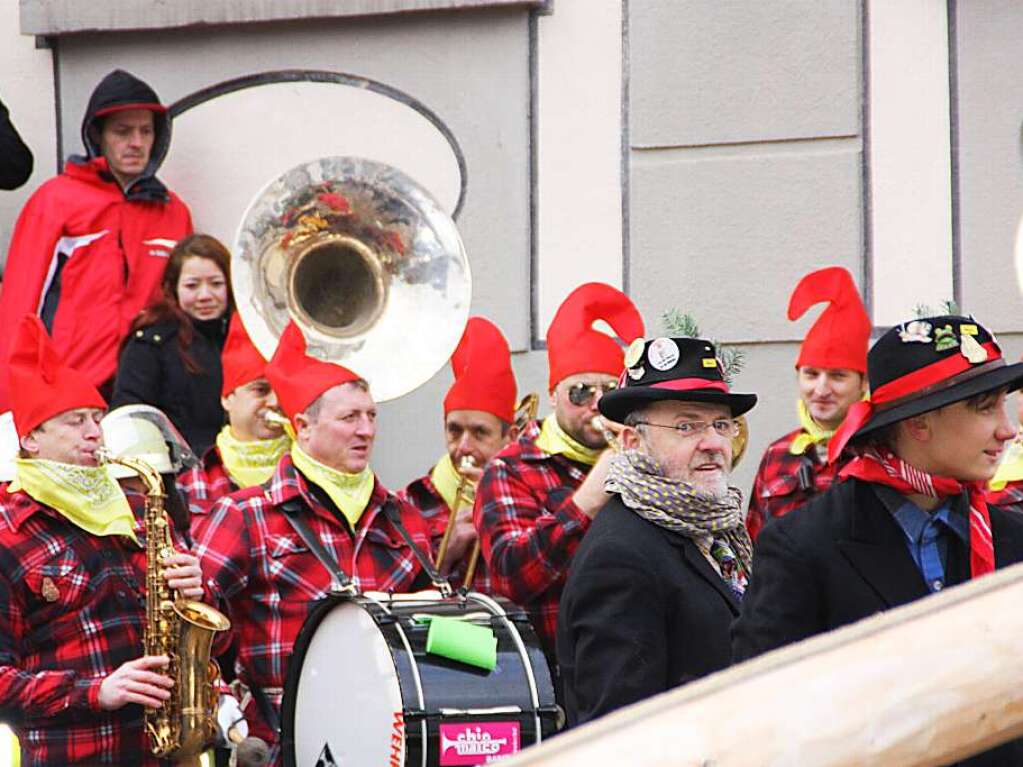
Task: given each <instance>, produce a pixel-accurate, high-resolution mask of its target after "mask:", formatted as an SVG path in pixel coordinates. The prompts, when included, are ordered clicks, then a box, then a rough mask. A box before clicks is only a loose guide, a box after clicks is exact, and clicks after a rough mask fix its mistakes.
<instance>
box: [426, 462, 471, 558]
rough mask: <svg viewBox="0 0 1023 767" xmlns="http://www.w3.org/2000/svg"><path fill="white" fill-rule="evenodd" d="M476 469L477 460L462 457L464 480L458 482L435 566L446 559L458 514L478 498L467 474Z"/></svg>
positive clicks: (460, 467)
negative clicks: (469, 470) (463, 507)
mask: <svg viewBox="0 0 1023 767" xmlns="http://www.w3.org/2000/svg"><path fill="white" fill-rule="evenodd" d="M474 468H476V459H475V458H473V457H472V456H471V455H464V456H462V460H461V461H460V462H459V465H458V473H459V474H461V475H462V478H461V479H460V480H459V482H458V489H457V490H456V491H455V500H454V503H453V504H452V508H451V513H450V514H449V515H448V524H447V526H446V527H445V528H444V535H443V536H442V537H441V539H440V545H439V546H438V547H437V561H436V562H434V564H435V565H436V566H437V567H440V566H441V564H442V563H443V562H444V557H445V556H446V555H447V553H448V546H449V545H450V544H451V533H452V532H453V531H454V529H455V521H456V520H457V518H458V512H459V511H460V510H461V508H462V506H464V505H466V504H471V503H472V502H473V500H474V499H475V496H476V488H475V486H474V485H473V484H472V482H470V480H469V475H468V474H466V471H467V470H468V469H474Z"/></svg>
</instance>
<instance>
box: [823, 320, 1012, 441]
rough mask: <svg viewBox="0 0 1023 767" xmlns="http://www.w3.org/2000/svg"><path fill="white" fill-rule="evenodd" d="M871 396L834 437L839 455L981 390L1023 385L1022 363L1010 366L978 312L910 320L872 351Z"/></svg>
mask: <svg viewBox="0 0 1023 767" xmlns="http://www.w3.org/2000/svg"><path fill="white" fill-rule="evenodd" d="M867 377H868V379H869V382H870V400H869V401H864V402H857V403H856V404H854V405H853V406H852V407H851V408H850V409H849V413H848V414H847V415H846V418H845V421H844V422H843V423H842V426H841V427H839V429H838V432H837V433H836V434H835V436H834V437H833V438H832V440H831V444H830V446H829V452H830V453H831V454H832V455H833V456H835V457H837V455H838V453H839V452H841V449H842V447H844V446H845V445H846V444H847V443H848V442H851V441H854V440H859V439H860V438H862V437H865V436H867V435H869V434H871V433H872V432H875V431H877V430H878V429H881V428H883V427H885V426H888V425H889V424H893V423H896V422H897V421H902V420H905V419H906V418H911V417H913V416H915V415H920V414H922V413H927V412H930V411H931V410H937V409H938V408H940V407H944V406H945V405H951V404H952V403H954V402H959V401H961V400H965V399H969V398H970V397H973V396H976V395H978V394H984V393H986V392H989V391H994V390H996V389H1001V388H1003V387H1005V388H1008V390H1009V391H1013V390H1015V389H1018V388H1020V386H1021V385H1023V364H1015V365H1008V364H1006V362H1005V358H1004V357H1002V350H1001V349H1000V348H999V346H998V342H997V341H996V340H995V337H994V336H993V335H991V333H990V332H989V331H988V330H987V328H985V327H984V326H983V325H981V324H980V323H979V322H977V321H976V320H975V319H974V318H973V317H961V316H958V315H943V316H940V317H926V318H923V319H919V320H909V321H907V322H904V323H902V324H901V325H896V326H895V327H893V328H892V329H891V330H889V331H888V332H887V333H885V334H884V335H883V336H881V337H880V338H879V339H878V340H877V342H876V343H875V344H874V346H873V347H872V348H871V350H870V352H869V353H868V354H867Z"/></svg>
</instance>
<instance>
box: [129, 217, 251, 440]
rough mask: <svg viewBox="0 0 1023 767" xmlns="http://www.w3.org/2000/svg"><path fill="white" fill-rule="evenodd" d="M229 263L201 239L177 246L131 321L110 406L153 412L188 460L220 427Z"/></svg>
mask: <svg viewBox="0 0 1023 767" xmlns="http://www.w3.org/2000/svg"><path fill="white" fill-rule="evenodd" d="M230 258H231V257H230V254H229V253H228V251H227V248H225V247H224V246H223V245H222V244H221V243H220V241H219V240H217V239H216V238H214V237H210V236H209V235H205V234H195V235H192V236H190V237H187V238H185V239H183V240H181V241H180V242H178V244H177V245H176V246H175V247H174V250H173V251H171V254H170V258H169V259H168V261H167V267H166V269H165V271H164V273H163V280H162V281H161V288H162V291H163V296H162V298H161V299H160V300H159V301H158V302H157V303H156V304H154V305H153V306H151V307H149V308H148V309H145V310H144V311H142V312H141V313H140V314H139V316H138V317H137V318H136V319H135V321H134V322H133V323H132V327H131V331H130V332H129V333H128V337H127V339H126V340H125V342H124V345H123V347H122V349H121V358H120V362H119V364H118V367H117V380H116V381H115V383H114V394H113V397H112V398H111V402H110V406H111V407H112V408H114V407H119V406H120V405H126V404H130V403H135V402H142V403H145V404H148V405H153V406H154V407H157V408H159V409H160V410H162V411H163V412H164V413H166V414H167V416H168V417H169V418H170V419H171V421H172V422H173V423H174V425H175V426H176V427H177V428H178V430H179V431H180V432H181V434H182V435H183V436H184V437H185V439H186V440H188V444H189V445H190V446H191V447H192V450H193V451H195V453H196V455H202V453H203V452H204V451H205V450H206V449H207V448H208V447H209V446H210V445H212V444H213V442H214V440H215V439H216V436H217V432H218V431H220V427H221V426H223V424H224V410H223V408H222V407H221V405H220V387H221V379H222V373H221V367H220V352H221V349H222V348H223V346H224V338H225V336H226V335H227V323H228V320H229V319H230V316H231V311H232V308H233V306H232V302H231V286H230Z"/></svg>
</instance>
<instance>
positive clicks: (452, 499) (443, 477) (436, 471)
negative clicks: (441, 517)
mask: <svg viewBox="0 0 1023 767" xmlns="http://www.w3.org/2000/svg"><path fill="white" fill-rule="evenodd" d="M430 481H431V482H433V486H434V487H435V488H436V489H437V492H438V493H440V497H441V498H443V499H444V503H446V504H447V506H448V509H453V508H455V503H456V498H457V496H458V486H459V485H460V484H461V483H462V475H461V474H459V473H458V470H457V469H456V468H455V462H454V461H452V460H451V456H450V455H448V454H447V453H445V454H444V457H443V458H441V459H440V460H439V461H437V465H436V466H434V467H433V471H431V472H430ZM475 494H476V487H475V485H473V484H472V483H469V484H468V485H467V486H466V496H467V499H470V500H471V499H472V498H473V497H474V496H475Z"/></svg>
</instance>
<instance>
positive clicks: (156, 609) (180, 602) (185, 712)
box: [102, 453, 231, 765]
mask: <svg viewBox="0 0 1023 767" xmlns="http://www.w3.org/2000/svg"><path fill="white" fill-rule="evenodd" d="M102 460H103V461H104V462H106V463H116V464H120V465H122V466H126V467H127V468H129V469H131V470H133V471H134V472H136V473H137V474H138V475H139V477H140V478H141V480H142V482H143V484H144V485H145V487H146V509H145V527H146V630H145V637H144V643H145V652H146V655H166V656H167V657H168V658H169V659H170V663H169V665H168V668H167V671H166V672H165V673H166V674H167V675H168V676H169V677H170V678H171V679H173V680H174V688H173V689H172V690H171V697H170V698H168V699H167V701H166V702H165V703H164V704H163V706H161V707H160V708H157V709H150V708H147V709H146V710H145V730H146V734H147V736H148V738H149V749H150V751H151V752H152V753H153V754H154V755H155V756H157V757H159V758H162V759H172V760H173V761H174V762H175V763H176V764H180V765H190V764H194V765H198V764H199V754H201V753H202V752H203V751H204V750H205V749H206V748H207V746H208V745H209V744H210V743H211V742H212V741H213V739H214V738H215V737H216V734H217V705H218V702H219V694H218V692H217V680H218V679H219V677H220V668H219V667H218V666H217V663H216V661H213V660H211V659H210V649H211V646H212V644H213V635H214V634H215V633H216V632H218V631H225V630H227V629H229V628H230V627H231V622H230V621H229V620H228V619H227V616H225V615H224V614H223V613H221V612H220V611H219V610H216V609H214V608H212V607H210V606H209V605H206V604H203V603H202V602H196V601H192V600H188V599H185V598H184V597H183V596H181V595H180V594H178V593H173V594H172V593H171V590H170V588H169V587H168V586H167V581H166V580H165V579H164V577H163V558H164V557H166V556H169V555H170V554H173V553H174V544H173V542H172V541H171V534H170V523H169V522H168V519H167V514H166V513H165V512H164V507H163V502H164V498H166V495H165V494H164V490H163V481H162V480H161V478H160V475H159V474H158V473H157V472H156V470H155V469H154V468H153V467H152V466H150V465H149V464H148V463H146V462H144V461H140V460H138V459H137V458H128V457H125V456H113V455H110V454H109V453H107V454H104V455H103V457H102Z"/></svg>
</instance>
